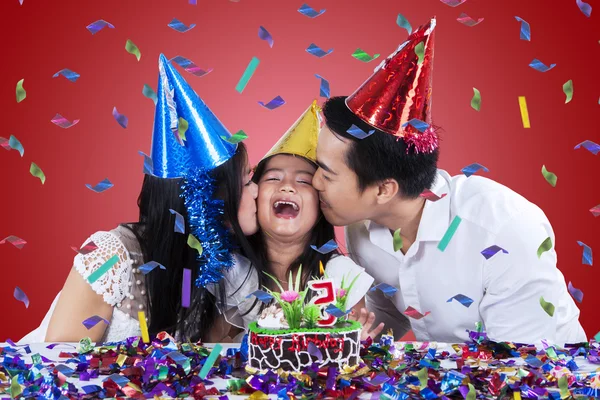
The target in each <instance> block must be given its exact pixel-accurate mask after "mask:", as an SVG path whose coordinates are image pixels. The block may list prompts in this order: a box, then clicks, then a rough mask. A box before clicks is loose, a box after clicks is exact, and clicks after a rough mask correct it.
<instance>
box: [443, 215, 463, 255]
mask: <svg viewBox="0 0 600 400" xmlns="http://www.w3.org/2000/svg"><path fill="white" fill-rule="evenodd" d="M461 221H462V219H461V218H460V217H459V216H458V215H457V216H455V217H454V219H453V220H452V223H451V224H450V226H449V227H448V230H447V231H446V233H445V234H444V236H443V237H442V240H441V241H440V244H439V245H438V249H439V250H440V251H444V250H446V247H448V243H450V240H451V239H452V236H454V233H456V230H457V229H458V226H459V225H460V223H461Z"/></svg>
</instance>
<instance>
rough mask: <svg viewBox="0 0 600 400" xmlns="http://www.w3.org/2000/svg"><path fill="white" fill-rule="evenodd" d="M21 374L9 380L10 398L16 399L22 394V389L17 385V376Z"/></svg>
mask: <svg viewBox="0 0 600 400" xmlns="http://www.w3.org/2000/svg"><path fill="white" fill-rule="evenodd" d="M20 375H21V374H15V375H14V376H13V377H12V378H11V379H10V397H11V398H13V399H16V398H17V397H19V396H20V395H21V393H23V388H22V387H21V385H19V376H20Z"/></svg>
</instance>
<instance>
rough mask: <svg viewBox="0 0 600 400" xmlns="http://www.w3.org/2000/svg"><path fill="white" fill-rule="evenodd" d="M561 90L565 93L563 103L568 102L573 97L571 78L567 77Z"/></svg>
mask: <svg viewBox="0 0 600 400" xmlns="http://www.w3.org/2000/svg"><path fill="white" fill-rule="evenodd" d="M563 92H564V94H565V96H567V99H566V100H565V104H567V103H568V102H570V101H571V100H572V99H573V80H572V79H569V80H568V81H566V82H565V83H564V85H563Z"/></svg>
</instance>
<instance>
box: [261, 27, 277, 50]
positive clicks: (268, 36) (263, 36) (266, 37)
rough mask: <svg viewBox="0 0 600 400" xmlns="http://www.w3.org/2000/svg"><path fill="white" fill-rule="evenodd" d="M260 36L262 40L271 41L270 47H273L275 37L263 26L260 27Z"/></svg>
mask: <svg viewBox="0 0 600 400" xmlns="http://www.w3.org/2000/svg"><path fill="white" fill-rule="evenodd" d="M258 37H259V38H260V39H261V40H265V41H266V42H267V43H269V47H271V48H273V37H272V36H271V34H270V33H269V31H268V30H266V29H265V28H264V27H263V26H259V27H258Z"/></svg>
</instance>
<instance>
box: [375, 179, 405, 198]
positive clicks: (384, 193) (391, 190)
mask: <svg viewBox="0 0 600 400" xmlns="http://www.w3.org/2000/svg"><path fill="white" fill-rule="evenodd" d="M399 190H400V185H398V182H397V181H396V180H395V179H385V180H383V181H381V182H380V183H379V184H378V185H377V204H386V203H388V202H389V201H390V200H392V199H393V198H395V197H396V195H397V194H398V191H399Z"/></svg>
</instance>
